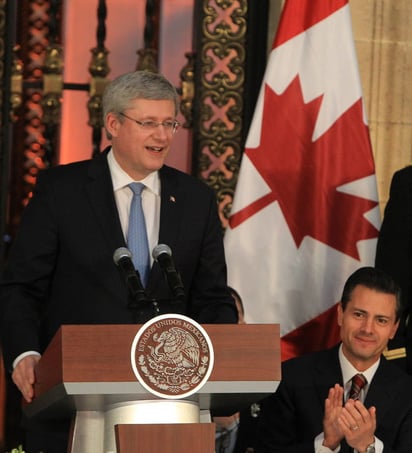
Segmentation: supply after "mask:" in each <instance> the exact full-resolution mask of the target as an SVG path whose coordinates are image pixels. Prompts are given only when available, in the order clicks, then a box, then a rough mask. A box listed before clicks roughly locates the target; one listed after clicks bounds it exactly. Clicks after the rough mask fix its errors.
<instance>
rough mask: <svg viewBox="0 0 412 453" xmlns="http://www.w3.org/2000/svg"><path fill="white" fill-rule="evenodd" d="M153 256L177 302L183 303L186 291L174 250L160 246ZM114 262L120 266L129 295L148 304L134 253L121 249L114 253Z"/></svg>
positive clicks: (164, 245) (124, 248)
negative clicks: (135, 263) (175, 261)
mask: <svg viewBox="0 0 412 453" xmlns="http://www.w3.org/2000/svg"><path fill="white" fill-rule="evenodd" d="M152 256H153V258H154V260H155V261H157V262H158V263H159V266H160V268H161V270H162V272H163V274H164V275H165V277H166V280H167V283H168V285H169V288H170V291H171V293H172V296H173V300H175V301H183V300H184V297H185V291H184V286H183V282H182V279H181V277H180V274H179V272H178V271H177V269H176V266H175V264H174V261H173V258H172V250H171V249H170V247H169V246H168V245H166V244H158V245H156V247H154V249H153V251H152ZM113 261H114V263H115V264H116V266H118V267H119V268H120V269H121V271H122V273H123V275H124V277H125V279H126V283H127V286H128V290H129V294H130V296H131V297H132V298H133V300H135V301H136V302H138V303H139V302H147V296H146V293H145V290H144V287H143V284H142V280H141V278H140V275H139V272H138V271H137V270H136V269H135V267H134V264H133V261H132V253H131V251H130V250H129V249H127V248H126V247H120V248H118V249H116V250H115V251H114V253H113Z"/></svg>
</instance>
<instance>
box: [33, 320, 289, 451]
mask: <svg viewBox="0 0 412 453" xmlns="http://www.w3.org/2000/svg"><path fill="white" fill-rule="evenodd" d="M202 327H203V328H204V329H205V331H206V332H207V334H208V335H209V337H210V339H211V341H212V344H213V349H214V367H213V371H212V373H211V375H210V377H209V379H208V381H207V382H206V383H205V384H204V385H203V387H201V389H200V390H199V391H198V392H197V393H195V394H194V395H192V396H190V397H189V398H185V399H183V400H179V401H176V400H172V401H171V400H169V399H164V398H158V397H156V396H154V395H153V394H152V393H150V392H148V391H147V390H146V389H145V388H144V387H143V386H142V385H141V384H140V382H139V381H138V380H137V379H136V376H135V375H134V372H133V369H132V365H131V357H130V355H131V345H132V342H133V339H134V337H135V336H136V334H137V332H138V331H139V328H140V326H139V325H75V326H74V325H73V326H71V325H66V326H62V327H61V328H60V329H59V331H58V332H57V334H56V335H55V337H54V338H53V340H52V342H51V343H50V345H49V347H48V348H47V350H46V351H45V353H44V354H43V357H42V359H41V360H40V362H39V364H38V368H37V383H36V386H35V399H34V401H33V402H32V403H31V404H28V405H27V406H26V407H25V413H26V415H27V416H29V417H36V418H38V419H47V418H54V419H55V418H58V417H70V415H73V416H74V415H75V420H76V421H75V423H74V429H73V440H72V445H71V450H70V451H72V452H76V453H86V452H87V453H89V452H90V451H93V452H96V453H97V452H102V453H103V452H104V453H109V452H110V453H111V452H116V451H117V452H121V453H124V452H126V451H127V453H132V452H133V453H137V452H141V451H142V452H143V451H153V452H156V451H162V452H165V453H166V452H168V453H174V452H177V451H179V452H180V453H183V452H186V451H187V452H189V451H190V452H191V453H192V452H193V451H196V452H197V453H201V452H204V453H213V452H214V429H215V426H214V424H213V423H210V419H209V420H208V419H207V417H204V420H206V421H209V423H201V422H202V416H201V414H202V413H205V412H206V414H207V413H208V411H212V412H213V413H215V414H219V415H230V414H232V413H235V412H237V411H238V410H239V409H242V408H245V407H247V406H248V405H250V404H251V403H253V402H256V401H259V400H260V399H262V398H263V397H265V396H267V395H268V394H270V393H273V392H274V391H275V390H276V388H277V385H278V383H279V381H280V377H281V374H280V373H281V372H280V340H279V326H278V325H277V324H242V325H238V324H207V325H202ZM165 405H166V406H165ZM170 408H171V414H172V415H171V416H169V415H168V412H169V409H170ZM129 412H133V415H132V416H129ZM135 413H137V415H135ZM152 413H153V415H151V414H152ZM136 417H137V418H136ZM173 439H185V442H184V444H183V443H182V442H176V441H174V440H173ZM189 439H192V440H191V441H190V440H189ZM199 439H200V444H201V445H202V449H198V448H197V449H196V450H193V448H194V445H196V442H198V443H199ZM137 440H138V442H137ZM168 440H170V442H169V443H168ZM187 440H189V441H187ZM134 441H136V442H134ZM159 441H160V443H159ZM116 443H117V447H116ZM156 445H159V446H161V447H160V448H159V450H157V447H156ZM168 445H170V448H169V447H168ZM185 445H187V448H188V450H185Z"/></svg>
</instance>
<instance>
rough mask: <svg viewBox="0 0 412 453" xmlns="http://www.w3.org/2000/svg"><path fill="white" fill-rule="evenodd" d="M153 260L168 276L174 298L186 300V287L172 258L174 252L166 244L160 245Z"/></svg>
mask: <svg viewBox="0 0 412 453" xmlns="http://www.w3.org/2000/svg"><path fill="white" fill-rule="evenodd" d="M152 255H153V258H154V259H155V260H156V261H157V262H158V263H159V265H160V267H161V268H162V271H163V272H164V274H165V275H166V279H167V283H168V285H169V288H170V290H171V291H172V294H173V297H174V298H175V299H178V300H180V301H182V300H183V299H184V298H185V291H184V286H183V283H182V279H181V278H180V274H179V272H178V271H177V270H176V267H175V264H174V262H173V258H172V250H171V249H170V247H169V246H168V245H166V244H158V245H156V247H155V248H154V249H153V252H152Z"/></svg>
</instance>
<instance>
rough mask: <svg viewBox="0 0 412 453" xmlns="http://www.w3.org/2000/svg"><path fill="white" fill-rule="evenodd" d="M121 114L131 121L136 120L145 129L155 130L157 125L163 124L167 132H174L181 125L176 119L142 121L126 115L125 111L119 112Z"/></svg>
mask: <svg viewBox="0 0 412 453" xmlns="http://www.w3.org/2000/svg"><path fill="white" fill-rule="evenodd" d="M119 115H121V116H123V117H124V118H127V119H128V120H130V121H133V122H135V123H136V124H138V125H139V126H140V127H141V128H142V129H144V130H146V131H153V130H155V129H156V128H157V127H159V126H162V127H164V129H165V130H166V132H168V133H170V134H174V133H176V132H177V130H178V129H179V127H180V123H179V121H176V120H173V121H163V122H159V121H153V120H144V121H140V120H136V119H134V118H132V117H130V116H129V115H126V114H125V113H123V112H119Z"/></svg>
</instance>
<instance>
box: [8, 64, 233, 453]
mask: <svg viewBox="0 0 412 453" xmlns="http://www.w3.org/2000/svg"><path fill="white" fill-rule="evenodd" d="M177 113H178V95H177V93H176V90H175V88H174V87H173V85H172V84H171V83H170V82H169V81H168V80H166V79H165V78H164V77H163V76H161V75H159V74H154V73H150V72H143V71H137V72H133V73H128V74H125V75H123V76H120V77H118V78H117V79H115V80H114V81H113V82H111V83H110V84H109V85H108V87H107V88H106V91H105V94H104V98H103V114H104V124H105V129H106V134H107V137H108V138H109V139H110V140H111V142H112V146H111V147H109V148H108V149H106V150H105V151H103V152H102V153H101V154H100V155H99V156H97V157H96V158H94V159H92V160H88V161H84V162H77V163H73V164H69V165H62V166H58V167H55V168H52V169H49V170H46V171H45V172H44V173H42V174H41V175H40V176H39V178H38V181H37V185H36V188H35V190H34V193H33V197H32V199H31V201H30V203H29V204H28V206H27V208H26V210H25V213H24V215H23V219H22V222H21V225H20V230H19V233H18V235H17V237H16V239H15V241H14V244H13V247H12V249H11V251H10V255H9V261H8V264H7V266H6V269H5V272H4V275H3V277H2V281H1V287H0V289H1V293H0V297H1V299H0V302H1V336H2V344H3V353H4V359H5V365H6V367H7V369H8V370H10V372H12V379H13V381H14V383H15V384H16V386H17V387H18V388H19V390H20V391H21V393H22V395H23V397H24V399H25V400H26V401H27V402H31V401H32V399H33V397H34V393H33V384H34V383H35V380H36V375H35V366H36V364H37V363H38V361H39V360H40V356H41V354H42V352H43V351H44V350H45V348H46V347H47V345H48V343H49V342H50V340H51V339H52V337H53V336H54V334H55V333H56V331H57V330H58V328H59V327H60V326H61V325H62V324H131V323H134V322H137V323H143V322H145V321H147V320H148V319H150V318H151V317H153V316H155V315H156V314H163V313H170V312H175V313H176V312H178V313H182V314H186V315H188V316H190V317H192V318H193V319H195V320H196V321H197V322H199V323H236V322H237V311H236V307H235V303H234V301H233V299H232V297H231V295H230V293H229V290H228V288H227V285H226V264H225V258H224V250H223V241H222V232H221V225H220V222H219V218H218V214H217V205H216V199H215V196H214V193H213V191H212V189H210V188H209V187H207V186H206V185H205V184H203V183H202V182H200V181H198V180H197V179H195V178H193V177H191V176H189V175H186V174H184V173H182V172H180V171H178V170H175V169H173V168H170V167H167V166H165V165H164V161H165V158H166V156H167V154H168V152H169V149H170V145H171V142H172V139H173V135H174V134H175V132H176V131H177V129H178V127H179V123H178V122H177V121H176V115H177ZM139 183H140V184H139ZM136 187H137V188H138V190H137V191H135V188H136ZM136 192H138V193H136ZM136 200H137V203H136V204H135V205H134V207H133V206H132V205H133V202H134V201H136ZM142 210H143V212H142ZM130 211H131V212H130ZM131 214H132V218H130V219H129V215H131ZM142 219H143V221H142V222H141V220H142ZM135 222H137V224H136V225H135V224H134V223H135ZM132 224H133V225H132ZM129 228H130V229H129ZM132 232H133V233H132ZM135 236H136V237H135ZM137 236H139V239H136V238H137ZM142 238H143V239H142ZM135 239H136V241H137V242H138V244H137V248H136V250H134V251H131V250H130V255H132V256H131V257H130V255H129V256H125V254H122V253H120V256H115V260H114V259H113V255H114V254H115V252H116V251H117V250H119V249H120V248H122V249H121V250H126V255H127V254H128V252H129V249H132V248H133V247H135V244H134V242H136V241H135ZM139 241H140V242H139ZM158 243H161V244H165V245H167V246H168V247H167V249H169V247H170V250H171V251H172V257H170V255H169V256H168V257H167V259H168V264H167V268H166V272H165V273H164V272H162V269H161V261H162V260H161V257H156V260H154V258H153V257H152V253H151V250H153V249H154V248H155V246H156V245H157V244H158ZM115 255H116V254H115ZM141 255H143V256H141ZM131 260H133V266H135V267H134V269H136V270H137V272H132V273H130V266H131ZM114 261H116V263H115V262H114ZM116 264H117V266H116ZM174 265H175V266H176V268H173V266H174ZM171 267H172V268H171ZM132 269H133V268H132ZM164 275H166V276H167V277H168V279H166V278H165V276H164ZM169 277H170V278H172V277H175V283H176V281H177V282H178V283H179V284H178V285H177V286H178V288H177V289H179V290H180V292H179V293H175V290H176V286H175V287H172V285H171V284H170V283H171V280H170V278H169ZM168 283H169V284H168ZM182 289H184V293H183V297H182ZM67 438H68V428H67V427H66V426H64V429H63V428H61V427H60V425H58V426H53V427H51V426H47V427H39V426H36V422H35V421H34V420H30V421H29V423H28V425H27V429H26V443H25V445H24V448H25V451H26V452H27V453H37V452H38V451H42V452H43V453H60V452H61V453H65V452H66V448H67V447H66V445H67Z"/></svg>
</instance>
